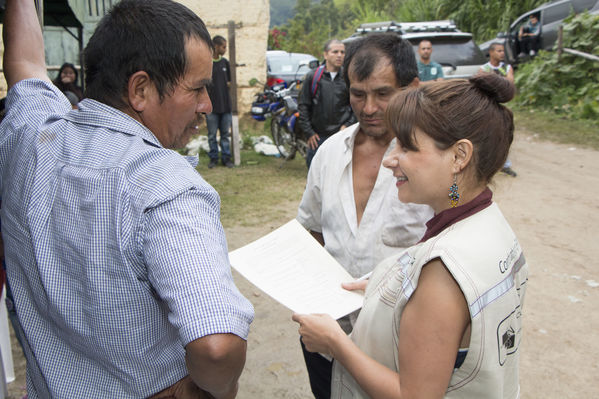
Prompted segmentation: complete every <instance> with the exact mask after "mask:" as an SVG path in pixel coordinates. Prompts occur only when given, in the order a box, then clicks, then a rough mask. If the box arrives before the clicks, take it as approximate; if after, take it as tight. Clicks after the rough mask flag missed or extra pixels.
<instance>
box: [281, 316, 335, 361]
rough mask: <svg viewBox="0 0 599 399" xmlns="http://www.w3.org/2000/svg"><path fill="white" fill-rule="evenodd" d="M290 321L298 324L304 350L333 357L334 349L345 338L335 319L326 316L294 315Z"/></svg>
mask: <svg viewBox="0 0 599 399" xmlns="http://www.w3.org/2000/svg"><path fill="white" fill-rule="evenodd" d="M291 320H293V321H295V322H297V323H299V325H300V327H299V330H298V331H299V334H300V336H301V338H302V342H303V343H304V345H306V349H307V350H308V351H310V352H319V353H324V354H326V355H329V356H333V357H335V354H334V352H335V351H334V348H335V347H336V345H337V344H338V343H339V342H340V341H342V340H343V339H346V338H347V335H345V333H344V332H343V330H342V329H341V327H340V326H339V324H338V323H337V321H336V320H335V319H333V318H332V317H331V316H329V315H327V314H298V313H294V314H293V316H291Z"/></svg>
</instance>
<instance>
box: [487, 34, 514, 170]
mask: <svg viewBox="0 0 599 399" xmlns="http://www.w3.org/2000/svg"><path fill="white" fill-rule="evenodd" d="M504 59H505V48H504V46H503V44H501V43H492V44H491V45H490V46H489V62H487V63H486V64H484V65H483V66H482V67H481V68H480V72H490V73H495V74H498V75H499V76H502V77H504V78H506V79H507V80H508V81H510V82H511V83H514V69H513V68H512V66H511V65H510V64H505V63H504V62H503V60H504ZM501 171H502V172H503V173H505V174H507V175H509V176H512V177H516V176H518V174H517V173H516V172H515V171H514V170H513V169H512V161H511V160H510V159H506V161H505V164H504V165H503V167H502V168H501Z"/></svg>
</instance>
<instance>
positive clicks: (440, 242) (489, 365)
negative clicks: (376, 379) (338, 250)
mask: <svg viewBox="0 0 599 399" xmlns="http://www.w3.org/2000/svg"><path fill="white" fill-rule="evenodd" d="M436 258H440V259H441V260H442V261H443V263H444V264H445V266H446V267H447V269H448V270H449V271H450V272H451V274H452V275H453V277H454V279H455V280H456V281H457V282H458V284H459V286H460V288H461V290H462V292H463V294H464V296H465V298H466V301H467V303H468V304H469V308H470V309H469V310H470V322H471V337H470V345H469V347H468V354H467V356H466V359H465V360H464V363H463V364H462V365H461V366H460V367H459V369H457V370H455V371H454V373H453V375H452V377H451V380H450V382H449V386H448V388H447V392H446V394H445V397H446V398H472V399H474V398H476V399H479V398H498V399H499V398H509V399H513V398H518V397H519V393H520V386H519V382H518V363H519V351H518V348H519V346H520V340H521V337H522V329H521V325H522V313H521V310H522V303H523V301H524V293H525V290H526V282H527V279H528V266H527V264H526V261H525V259H524V256H523V254H522V250H521V248H520V244H519V243H518V240H517V239H516V236H515V235H514V232H513V231H512V229H511V228H510V226H509V225H508V223H507V221H506V220H505V218H504V217H503V215H502V213H501V211H500V210H499V207H498V206H497V205H496V204H494V203H493V204H491V205H490V206H489V207H487V208H485V209H483V210H482V211H480V212H477V213H476V214H474V215H472V216H469V217H467V218H466V219H463V220H461V221H459V222H457V223H455V224H453V225H451V226H450V227H448V228H447V229H445V230H444V231H442V232H441V233H439V234H438V235H437V236H435V237H432V238H430V239H429V240H427V241H426V242H424V243H420V244H417V245H414V246H413V247H410V248H409V249H407V250H406V251H405V252H403V254H402V255H400V257H399V259H398V258H397V257H394V258H389V259H386V260H385V261H383V262H382V263H381V264H380V265H379V266H377V268H376V269H375V271H374V273H373V276H372V278H371V281H370V282H369V284H368V287H367V289H366V296H365V299H364V306H363V308H362V311H361V312H360V316H359V317H358V320H357V322H356V325H355V326H354V330H353V332H352V335H351V338H352V340H353V341H354V342H355V343H356V344H357V345H358V347H360V349H362V350H363V351H364V352H365V353H366V354H367V355H369V356H370V357H372V358H373V359H375V360H377V361H378V362H379V363H381V364H383V365H385V366H386V367H388V368H390V369H391V370H394V371H396V372H400V365H399V362H398V353H397V347H398V339H399V337H398V333H399V321H400V319H401V313H402V311H403V308H404V307H405V305H406V303H407V302H408V300H409V298H410V296H411V295H412V294H413V292H414V290H415V289H416V287H417V286H418V278H419V276H420V271H421V270H422V267H423V266H424V265H425V264H427V263H428V262H429V261H431V260H433V259H436ZM456 355H457V353H456ZM367 397H368V395H366V393H365V392H364V391H363V390H362V389H361V388H360V387H359V386H358V384H357V383H356V381H355V380H354V379H353V377H352V376H351V375H350V374H349V373H348V372H347V371H346V370H345V369H344V368H343V366H341V365H340V364H339V363H338V362H335V364H334V368H333V381H332V394H331V398H333V399H337V398H367Z"/></svg>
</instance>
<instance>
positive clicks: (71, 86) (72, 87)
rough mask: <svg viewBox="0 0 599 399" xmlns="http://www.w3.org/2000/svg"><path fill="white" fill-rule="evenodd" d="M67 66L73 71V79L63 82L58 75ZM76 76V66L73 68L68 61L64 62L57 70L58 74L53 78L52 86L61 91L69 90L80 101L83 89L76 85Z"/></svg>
mask: <svg viewBox="0 0 599 399" xmlns="http://www.w3.org/2000/svg"><path fill="white" fill-rule="evenodd" d="M67 68H70V69H72V70H73V71H74V72H75V80H74V81H73V82H71V83H63V81H62V79H60V75H61V74H62V72H63V71H64V70H65V69H67ZM78 77H79V73H78V72H77V68H75V65H73V64H71V63H69V62H65V63H64V64H62V65H61V67H60V69H59V70H58V76H56V79H54V80H53V81H52V83H53V84H54V86H56V87H58V89H59V90H60V91H62V92H63V93H64V92H67V91H70V92H71V93H73V94H75V95H76V96H77V99H78V100H79V101H81V100H82V99H83V90H82V89H81V87H79V86H77V79H78Z"/></svg>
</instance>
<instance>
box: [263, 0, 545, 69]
mask: <svg viewBox="0 0 599 399" xmlns="http://www.w3.org/2000/svg"><path fill="white" fill-rule="evenodd" d="M545 2H546V0H502V1H489V0H461V1H455V0H398V1H388V0H321V1H317V0H297V2H296V5H295V15H294V17H293V18H291V19H289V20H287V23H285V24H284V25H279V26H278V29H279V30H280V31H281V32H285V34H286V36H285V37H283V35H281V34H280V33H277V35H278V37H271V40H270V42H269V43H270V45H271V48H274V47H276V46H278V47H277V48H281V49H283V50H287V51H294V52H300V53H310V54H313V55H315V56H317V57H320V55H321V53H322V45H323V43H324V42H325V41H326V40H328V39H330V38H333V37H336V38H340V39H343V38H345V37H348V36H349V35H351V34H352V33H353V32H354V30H355V28H356V27H357V26H358V25H360V24H362V23H366V22H379V21H388V20H396V21H398V22H413V21H431V20H440V19H453V20H454V21H455V22H456V24H457V25H458V27H459V28H460V29H461V30H462V31H464V32H471V33H472V34H473V35H474V39H475V40H476V41H477V42H479V43H480V42H482V41H485V40H488V39H491V38H493V37H495V36H496V34H497V33H498V32H500V31H506V30H507V29H508V28H509V25H510V23H511V22H512V21H513V20H514V19H515V18H516V17H518V16H520V15H521V14H523V13H524V12H526V11H529V10H532V9H533V8H535V7H537V6H539V5H541V4H542V3H545ZM273 32H274V31H273ZM275 43H276V46H275Z"/></svg>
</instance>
